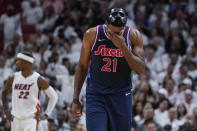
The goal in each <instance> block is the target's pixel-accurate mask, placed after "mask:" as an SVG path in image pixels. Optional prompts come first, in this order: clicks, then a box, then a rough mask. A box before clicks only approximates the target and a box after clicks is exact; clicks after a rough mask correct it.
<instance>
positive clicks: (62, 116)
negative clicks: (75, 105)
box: [56, 110, 70, 131]
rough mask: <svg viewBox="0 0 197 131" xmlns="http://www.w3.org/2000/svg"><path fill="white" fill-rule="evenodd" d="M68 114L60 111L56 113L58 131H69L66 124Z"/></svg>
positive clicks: (68, 126)
mask: <svg viewBox="0 0 197 131" xmlns="http://www.w3.org/2000/svg"><path fill="white" fill-rule="evenodd" d="M68 119H69V117H68V112H67V111H66V110H61V111H59V112H58V113H57V122H56V123H57V125H58V130H59V131H70V125H69V123H68Z"/></svg>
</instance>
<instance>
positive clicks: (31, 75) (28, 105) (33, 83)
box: [2, 52, 58, 131]
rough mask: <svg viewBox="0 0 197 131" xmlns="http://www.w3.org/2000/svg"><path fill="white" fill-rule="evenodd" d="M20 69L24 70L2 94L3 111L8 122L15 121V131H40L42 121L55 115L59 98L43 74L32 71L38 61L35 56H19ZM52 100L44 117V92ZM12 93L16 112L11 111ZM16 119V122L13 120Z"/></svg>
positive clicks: (13, 123)
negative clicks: (41, 102) (41, 103)
mask: <svg viewBox="0 0 197 131" xmlns="http://www.w3.org/2000/svg"><path fill="white" fill-rule="evenodd" d="M16 58H17V60H16V65H17V68H18V69H19V70H20V71H19V72H16V73H15V74H14V76H11V77H9V78H8V80H7V81H6V85H5V90H4V91H3V93H2V101H3V108H4V112H5V114H6V117H7V119H9V120H11V121H12V120H13V121H12V124H11V130H12V131H37V130H38V122H39V120H45V119H47V118H48V116H49V115H50V113H51V112H52V110H53V108H54V106H55V104H56V102H57V99H58V98H57V94H56V92H55V91H54V89H53V88H52V87H51V86H49V84H48V82H47V81H46V80H45V79H43V78H42V77H41V76H40V74H38V73H37V72H34V71H32V65H33V62H34V58H33V56H32V54H31V53H28V52H26V53H18V54H17V57H16ZM41 89H44V92H45V93H46V95H47V96H48V97H49V102H48V105H47V109H46V112H45V114H44V115H41V114H40V105H39V98H40V90H41ZM11 90H12V110H11V114H10V111H9V108H8V100H9V98H8V94H9V92H10V91H11ZM12 117H13V119H12Z"/></svg>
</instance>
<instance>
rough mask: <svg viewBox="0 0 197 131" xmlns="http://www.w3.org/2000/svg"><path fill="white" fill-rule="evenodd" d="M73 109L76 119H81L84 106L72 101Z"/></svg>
mask: <svg viewBox="0 0 197 131" xmlns="http://www.w3.org/2000/svg"><path fill="white" fill-rule="evenodd" d="M71 110H72V116H73V117H74V118H75V119H77V120H80V117H81V116H82V106H79V105H77V104H75V103H72V108H71Z"/></svg>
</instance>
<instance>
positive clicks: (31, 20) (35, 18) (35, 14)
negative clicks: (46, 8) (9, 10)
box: [23, 0, 43, 24]
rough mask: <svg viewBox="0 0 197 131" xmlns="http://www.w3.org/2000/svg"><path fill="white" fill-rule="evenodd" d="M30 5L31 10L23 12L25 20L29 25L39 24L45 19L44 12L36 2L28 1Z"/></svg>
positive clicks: (26, 9) (27, 9) (33, 0)
mask: <svg viewBox="0 0 197 131" xmlns="http://www.w3.org/2000/svg"><path fill="white" fill-rule="evenodd" d="M26 2H28V4H29V8H25V10H23V19H24V22H25V23H27V24H38V22H39V21H40V19H41V18H42V17H43V10H42V8H41V7H40V6H39V5H38V3H37V1H36V0H30V1H26Z"/></svg>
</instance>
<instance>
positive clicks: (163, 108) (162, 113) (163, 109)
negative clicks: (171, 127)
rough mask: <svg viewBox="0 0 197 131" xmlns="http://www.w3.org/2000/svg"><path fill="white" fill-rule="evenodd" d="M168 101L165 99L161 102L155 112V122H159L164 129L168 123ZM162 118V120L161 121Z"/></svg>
mask: <svg viewBox="0 0 197 131" xmlns="http://www.w3.org/2000/svg"><path fill="white" fill-rule="evenodd" d="M167 109H168V100H167V99H163V100H160V101H159V105H158V108H157V109H156V110H155V116H154V120H155V121H156V122H158V124H159V125H160V126H161V127H164V126H165V124H166V123H167V117H168V110H167ZM161 118H162V119H161Z"/></svg>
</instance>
